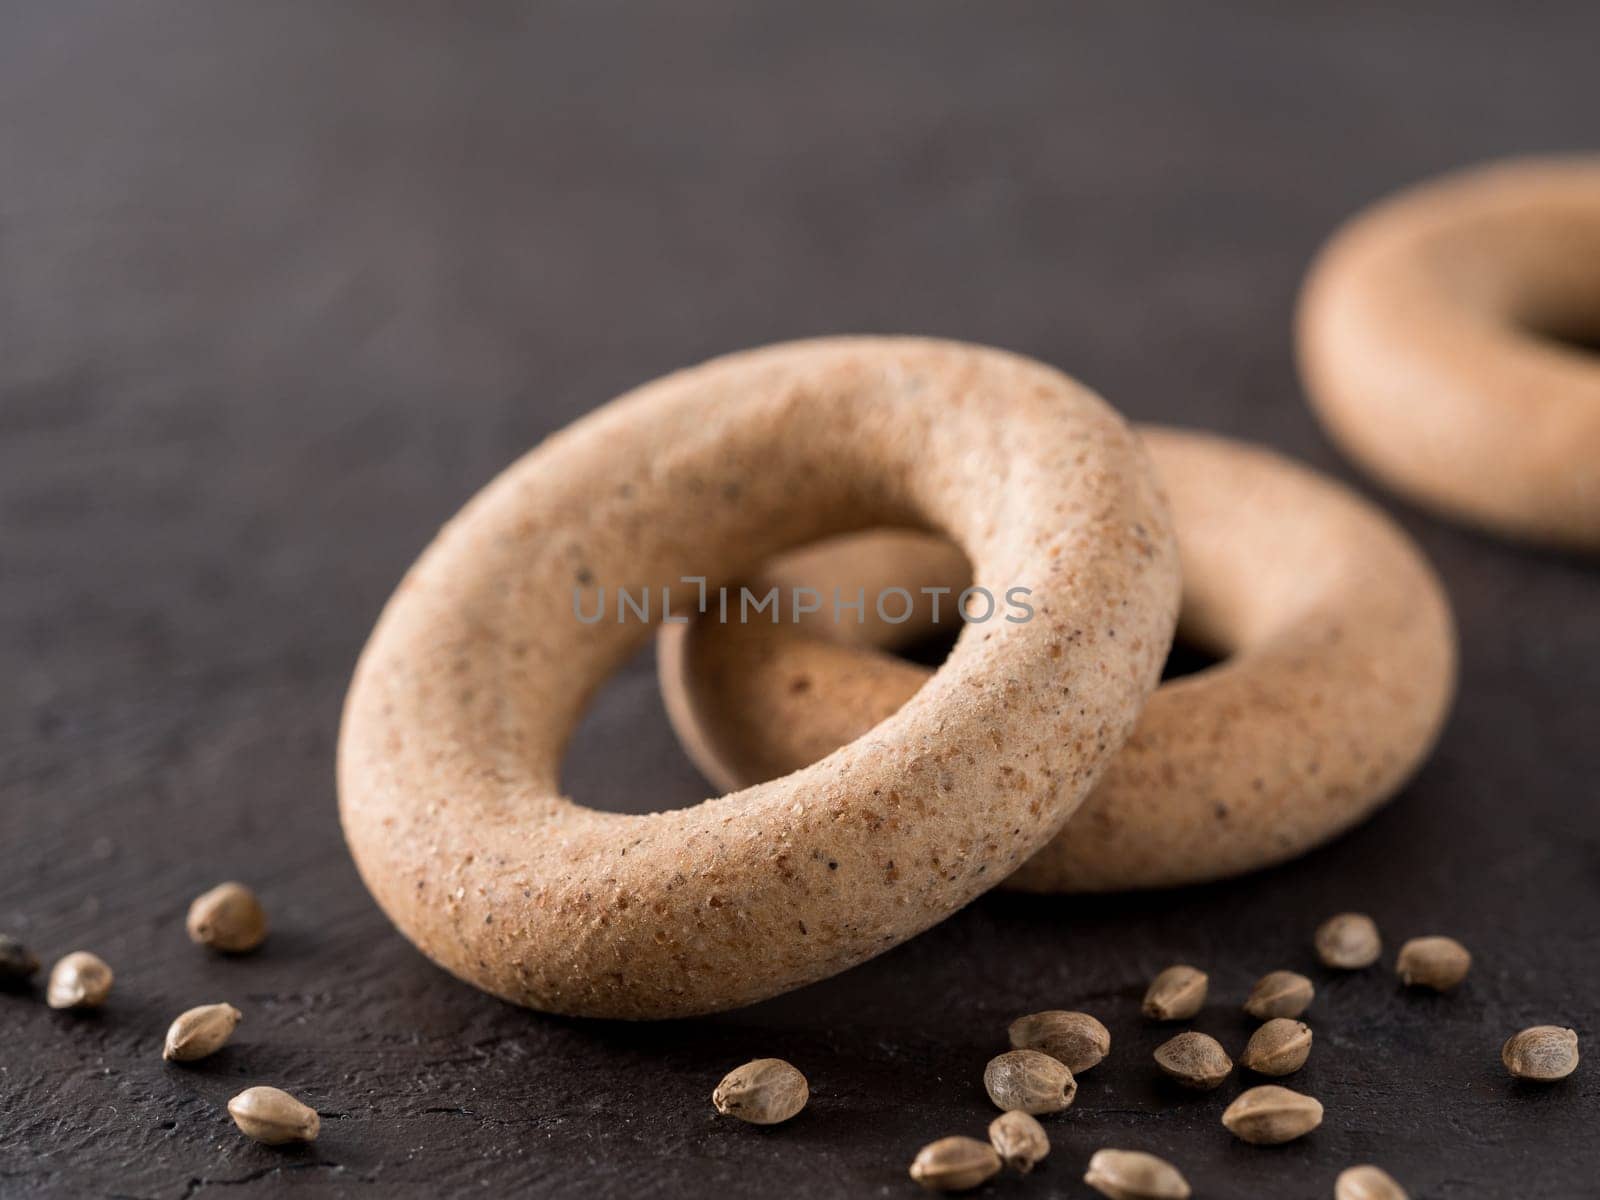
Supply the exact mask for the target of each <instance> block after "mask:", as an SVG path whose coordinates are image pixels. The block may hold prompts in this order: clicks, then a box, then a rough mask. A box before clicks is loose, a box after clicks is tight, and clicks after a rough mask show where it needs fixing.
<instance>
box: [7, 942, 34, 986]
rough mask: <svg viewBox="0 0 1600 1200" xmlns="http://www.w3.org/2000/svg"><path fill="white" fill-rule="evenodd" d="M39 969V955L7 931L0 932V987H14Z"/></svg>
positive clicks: (26, 980)
mask: <svg viewBox="0 0 1600 1200" xmlns="http://www.w3.org/2000/svg"><path fill="white" fill-rule="evenodd" d="M38 970H39V956H38V955H36V954H35V953H34V952H33V951H32V950H29V949H28V948H27V947H26V946H24V945H23V944H22V943H21V942H19V941H18V940H17V939H16V938H14V937H12V936H11V935H10V934H9V933H0V987H15V986H16V985H18V984H23V983H26V982H28V980H30V979H32V978H33V976H34V974H35V972H37V971H38Z"/></svg>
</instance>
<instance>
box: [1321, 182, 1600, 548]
mask: <svg viewBox="0 0 1600 1200" xmlns="http://www.w3.org/2000/svg"><path fill="white" fill-rule="evenodd" d="M1597 263H1600V156H1591V157H1586V158H1572V159H1545V160H1537V159H1535V160H1525V161H1517V162H1509V163H1503V164H1499V165H1493V166H1488V167H1481V168H1478V169H1476V170H1471V171H1464V172H1461V173H1458V174H1455V175H1450V176H1446V177H1445V178H1443V179H1440V180H1437V181H1435V182H1432V183H1427V184H1424V185H1422V186H1420V187H1415V188H1412V189H1410V190H1408V191H1405V192H1402V193H1400V194H1399V195H1398V196H1395V197H1393V198H1391V199H1388V200H1385V201H1383V202H1382V203H1380V204H1377V205H1375V206H1374V207H1372V208H1371V209H1369V210H1367V211H1366V212H1364V213H1362V214H1360V215H1358V216H1357V217H1356V218H1355V219H1354V220H1352V221H1351V222H1350V223H1349V224H1348V225H1346V226H1345V227H1344V228H1343V229H1342V230H1340V231H1339V233H1338V234H1336V235H1335V236H1334V238H1333V239H1332V240H1331V241H1330V242H1329V243H1328V245H1327V246H1326V247H1325V248H1324V249H1323V250H1322V252H1321V254H1320V255H1319V256H1318V258H1317V261H1316V263H1315V264H1314V265H1313V267H1312V269H1311V272H1310V274H1309V275H1308V277H1307V280H1306V284H1305V287H1304V290H1303V292H1302V295H1301V300H1300V311H1299V320H1298V327H1299V332H1298V340H1299V358H1300V370H1301V374H1302V376H1303V378H1304V380H1305V386H1306V390H1307V392H1308V393H1309V395H1310V397H1311V401H1312V404H1313V407H1314V408H1315V409H1316V411H1317V413H1318V415H1319V417H1320V418H1321V420H1322V422H1323V424H1324V426H1326V428H1327V429H1328V431H1329V433H1330V434H1331V435H1332V436H1333V437H1334V438H1335V439H1336V440H1337V441H1338V442H1339V443H1340V444H1341V445H1342V446H1343V447H1344V449H1345V450H1347V451H1348V452H1349V453H1350V454H1351V455H1352V456H1353V457H1354V458H1356V459H1357V460H1358V461H1359V462H1361V463H1363V464H1364V465H1365V466H1366V467H1368V468H1369V469H1370V470H1371V471H1372V472H1373V473H1374V474H1375V475H1377V476H1378V477H1379V478H1381V479H1382V480H1384V481H1385V482H1386V483H1388V484H1389V485H1391V486H1393V487H1394V488H1395V489H1397V490H1398V491H1400V492H1403V493H1405V494H1406V495H1408V496H1411V497H1413V498H1414V499H1416V500H1417V501H1419V502H1421V503H1424V504H1427V505H1430V506H1432V507H1434V508H1436V509H1440V510H1442V511H1444V512H1446V513H1448V514H1451V515H1453V516H1456V517H1459V518H1463V519H1466V520H1468V521H1471V522H1474V523H1476V524H1479V525H1483V526H1487V527H1488V528H1490V529H1494V530H1498V531H1499V532H1501V533H1504V534H1509V535H1511V536H1514V537H1520V538H1526V539H1530V540H1533V541H1540V542H1548V543H1552V544H1556V545H1564V546H1568V547H1572V548H1580V549H1588V550H1596V549H1600V358H1597V357H1596V356H1595V354H1594V353H1592V352H1591V351H1589V350H1586V349H1584V348H1583V347H1582V346H1575V345H1572V344H1570V342H1572V341H1579V342H1583V341H1587V342H1590V343H1596V344H1600V271H1597V270H1596V269H1595V266H1596V264H1597ZM1563 339H1566V340H1565V341H1564V340H1563Z"/></svg>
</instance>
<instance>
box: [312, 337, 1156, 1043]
mask: <svg viewBox="0 0 1600 1200" xmlns="http://www.w3.org/2000/svg"><path fill="white" fill-rule="evenodd" d="M884 524H888V525H921V526H924V527H931V528H937V529H940V530H942V531H943V532H945V533H946V534H948V535H949V536H950V537H951V538H952V539H953V540H954V541H955V542H957V543H958V544H960V545H962V546H963V547H965V549H966V551H967V553H968V554H969V555H970V557H971V559H972V560H973V561H974V562H975V563H978V564H979V565H980V566H979V569H980V571H981V572H982V574H983V575H984V576H985V577H987V578H989V579H992V580H994V581H996V582H997V583H998V582H1000V581H1004V582H1005V583H1006V584H1007V585H1009V584H1011V583H1012V582H1015V583H1018V584H1023V585H1026V586H1029V587H1031V588H1032V589H1033V590H1034V596H1035V603H1036V607H1037V616H1036V617H1035V619H1034V620H1032V621H1029V622H1026V623H1022V624H1003V623H1001V624H997V625H995V626H993V627H991V628H990V629H989V630H988V631H987V634H986V636H984V637H978V638H972V639H969V640H968V641H967V642H966V643H965V644H964V645H963V646H961V647H960V648H959V649H958V650H957V651H956V653H955V654H954V655H952V657H951V659H950V661H949V663H948V664H947V665H946V667H945V668H944V669H943V670H941V671H940V672H939V673H938V675H937V676H936V677H935V679H934V680H933V681H932V682H931V683H930V684H929V685H928V686H927V687H925V688H923V689H922V690H921V692H920V693H919V694H918V695H917V696H916V697H915V698H914V699H913V700H911V701H910V702H909V703H907V704H906V705H905V706H904V707H903V708H901V709H900V711H899V712H897V713H896V714H895V715H894V716H893V717H891V718H890V719H889V720H887V721H885V722H883V723H882V724H881V725H878V726H877V727H875V728H874V729H872V731H871V733H870V734H869V735H868V736H866V737H864V738H862V739H861V740H859V741H857V742H854V743H852V744H850V745H847V746H845V747H843V748H842V749H840V750H838V751H837V752H836V753H834V754H831V755H829V756H828V757H827V758H825V759H823V760H822V761H821V762H818V763H816V764H814V765H812V766H809V767H807V768H805V769H804V770H801V771H798V772H796V773H795V774H793V775H790V776H788V777H787V778H784V779H782V780H779V781H776V782H773V783H768V784H763V785H760V786H756V787H751V788H748V789H746V790H744V791H742V792H739V793H737V794H735V795H731V796H725V797H722V798H720V799H715V800H709V801H707V802H705V803H704V804H701V805H699V806H697V807H694V808H691V809H686V810H677V811H670V812H658V813H653V814H651V815H648V816H623V815H618V814H613V813H604V812H597V811H594V810H591V809H587V808H583V807H581V806H579V805H577V804H575V803H574V802H573V801H571V800H569V799H567V798H566V797H564V796H563V795H562V794H561V790H560V785H559V782H558V768H559V766H560V761H561V754H562V748H563V746H564V744H565V742H566V740H567V737H568V735H569V734H570V732H571V730H572V728H573V726H574V724H575V723H576V721H577V719H578V717H579V714H580V713H581V711H582V709H583V706H584V704H585V701H586V700H587V698H588V696H589V695H590V693H591V692H592V691H593V690H594V689H595V687H596V686H597V685H598V684H599V683H600V682H601V681H602V680H603V679H604V678H605V676H606V675H607V673H608V672H610V671H611V670H613V669H614V668H615V667H616V666H618V665H619V664H620V663H622V662H623V661H625V660H626V658H627V657H628V656H629V654H630V653H631V652H632V651H634V650H635V649H636V648H637V647H638V646H640V645H641V644H643V643H644V642H645V641H647V640H648V638H649V637H650V636H651V634H652V632H653V630H652V628H651V627H650V626H648V625H646V624H643V623H641V622H638V621H629V622H627V623H621V624H619V623H617V622H615V621H611V620H607V621H602V622H599V623H596V624H583V623H581V622H580V621H578V620H577V619H576V618H575V617H574V615H573V589H574V587H575V586H588V587H598V586H608V587H610V586H616V585H623V584H625V585H628V586H632V587H635V588H637V587H639V586H640V585H650V586H651V587H653V588H656V589H659V588H661V587H663V586H665V587H668V588H670V589H671V590H672V593H673V608H674V610H675V611H676V612H679V613H682V612H685V611H687V610H689V609H690V608H692V607H693V605H694V603H695V600H696V597H697V593H698V585H696V584H693V583H684V582H681V577H683V576H695V575H703V576H706V577H707V579H708V581H709V582H710V584H711V585H712V586H715V585H716V584H717V583H718V582H719V581H722V580H726V579H730V578H734V577H738V576H741V575H747V574H748V573H749V572H750V571H751V570H752V569H753V568H755V567H756V566H757V564H759V563H761V562H763V561H765V560H766V559H768V558H769V557H771V556H772V555H774V554H776V553H778V552H779V551H782V550H783V549H785V548H787V547H791V546H795V545H799V544H802V543H805V542H808V541H811V540H814V539H817V538H819V537H823V536H825V535H827V534H830V533H837V532H841V531H846V530H850V529H860V528H865V527H870V526H876V525H884ZM658 594H659V592H658ZM1177 604H1178V565H1177V554H1176V549H1175V547H1174V545H1173V542H1172V538H1171V529H1170V525H1169V523H1168V518H1167V515H1166V511H1165V505H1164V502H1163V500H1162V498H1161V496H1160V492H1159V488H1158V487H1157V485H1156V484H1155V482H1154V474H1153V472H1152V471H1151V470H1150V468H1149V465H1148V462H1147V460H1146V458H1145V455H1144V452H1143V450H1142V448H1141V447H1140V445H1139V443H1138V440H1137V439H1136V438H1135V437H1134V436H1133V435H1132V434H1131V432H1130V431H1129V430H1128V428H1127V427H1126V425H1124V423H1123V422H1122V421H1121V419H1120V418H1118V417H1117V416H1116V414H1115V413H1113V412H1112V411H1111V410H1110V409H1109V408H1108V407H1107V406H1106V405H1105V404H1104V403H1103V402H1102V401H1101V400H1100V399H1098V398H1097V397H1096V396H1094V395H1093V394H1092V393H1090V392H1088V391H1087V390H1086V389H1084V388H1082V387H1081V386H1079V385H1078V384H1076V383H1074V382H1073V381H1072V380H1070V379H1067V378H1066V377H1065V376H1063V375H1061V374H1059V373H1058V372H1056V371H1053V370H1051V369H1049V368H1047V367H1044V366H1042V365H1040V364H1038V363H1035V362H1032V361H1029V360H1027V359H1023V358H1019V357H1017V356H1014V355H1010V354H1006V353H1002V352H1000V351H997V350H989V349H984V348H980V347H975V346H966V345H960V344H956V343H949V342H935V341H923V340H915V339H882V338H862V339H836V340H826V341H816V342H805V343H796V344H791V345H781V346H775V347H770V348H767V349H762V350H755V351H751V352H748V353H744V354H737V355H734V356H731V357H728V358H723V359H718V360H716V361H713V362H710V363H707V364H705V365H703V366H699V367H696V368H693V369H690V370H686V371H682V372H680V373H677V374H674V375H670V376H667V377H665V378H663V379H660V380H657V381H656V382H653V383H650V384H647V385H646V386H644V387H642V388H640V389H638V390H637V391H635V392H633V393H631V394H629V395H627V396H624V397H623V398H621V399H619V400H617V401H615V402H613V403H611V404H609V405H606V406H605V407H603V408H601V409H599V410H598V411H596V412H595V413H593V414H591V415H590V416H588V417H586V418H585V419H583V420H581V421H579V422H577V423H576V424H574V425H573V426H571V427H569V428H568V429H567V430H565V431H564V432H562V433H559V434H557V435H556V436H554V437H552V438H551V439H550V440H549V441H547V442H546V443H544V444H543V445H542V446H540V447H539V448H538V449H536V450H535V451H533V452H532V453H531V454H529V455H527V456H526V457H525V458H523V459H522V460H521V461H519V462H517V463H516V464H514V465H513V466H512V467H511V468H510V469H509V470H507V471H506V472H505V473H504V474H503V475H501V476H500V477H499V478H498V479H497V480H495V481H494V482H493V483H492V484H490V485H489V487H488V488H486V489H485V490H484V491H483V492H482V493H480V494H479V495H478V496H477V497H476V498H475V499H474V500H473V501H472V502H471V503H470V504H468V505H467V507H466V508H465V509H464V510H463V511H462V512H461V513H460V514H459V515H458V516H457V517H456V518H455V519H454V520H452V521H451V522H450V523H449V524H448V525H447V526H446V527H445V528H444V530H443V531H442V532H441V533H440V534H439V536H438V537H437V538H436V540H435V541H434V543H433V544H432V545H431V546H430V547H429V548H428V550H427V551H426V552H425V553H424V554H423V556H422V557H421V559H420V560H419V561H418V562H417V564H416V565H415V566H414V567H413V568H412V569H411V571H410V572H409V573H408V574H407V575H406V577H405V579H404V580H403V581H402V582H401V584H400V587H399V589H398V590H397V592H396V593H395V595H394V597H393V598H392V599H391V600H390V602H389V604H388V606H387V608H386V609H385V610H384V613H383V615H382V617H381V618H380V619H379V621H378V625H377V628H376V629H375V630H374V632H373V635H372V638H371V640H370V641H369V642H368V644H367V647H366V649H365V651H364V652H363V654H362V656H361V660H360V662H359V664H358V666H357V668H356V673H355V679H354V681H353V683H352V685H351V688H350V693H349V696H348V698H347V700H346V704H345V713H344V725H343V729H342V731H341V737H340V745H339V795H340V811H341V816H342V820H343V824H344V829H345V835H346V838H347V840H348V841H349V844H350V848H351V851H352V853H353V854H354V856H355V860H356V864H357V866H358V867H359V869H360V871H361V875H362V878H363V879H364V880H365V881H366V883H367V886H368V887H369V888H370V889H371V891H372V894H373V895H374V896H375V897H376V898H377V900H378V902H379V904H381V905H382V907H383V908H384V910H385V912H387V913H388V915H389V916H390V918H391V919H392V920H393V921H394V922H395V924H396V925H397V926H399V928H400V929H401V931H402V932H403V933H405V935H406V936H407V937H409V938H410V939H411V940H412V941H413V942H414V943H416V945H417V946H418V947H419V948H420V949H421V950H422V951H423V952H424V953H425V954H427V955H428V956H429V957H430V958H432V959H433V960H434V961H436V962H438V963H439V964H440V965H442V966H444V967H445V968H447V969H448V970H450V971H452V972H454V973H455V974H456V975H458V976H460V977H461V978H462V979H465V980H467V981H468V982H470V983H473V984H475V985H477V986H478V987H481V988H484V989H485V990H487V991H490V992H493V993H495V994H496V995H499V996H502V997H504V998H506V999H508V1000H511V1001H514V1002H516V1003H519V1004H526V1005H530V1006H532V1007H535V1008H540V1009H545V1010H548V1011H554V1012H561V1013H569V1014H578V1015H585V1016H600V1017H630V1018H642V1017H671V1016H682V1015H686V1014H692V1013H703V1012H708V1011H712V1010H717V1009H725V1008H731V1007H734V1006H737V1005H741V1004H746V1003H749V1002H752V1001H755V1000H759V999H762V998H764V997H768V996H772V995H775V994H777V993H780V992H783V991H785V990H787V989H790V988H794V987H798V986H800V985H801V984H805V983H809V982H812V981H813V980H817V979H821V978H823V977H825V976H828V975H831V974H833V973H835V972H838V971H842V970H844V969H845V968H847V967H849V966H851V965H853V964H855V963H858V962H860V961H862V960H863V959H866V958H868V957H870V956H872V955H874V954H877V953H879V952H880V951H882V950H885V949H887V948H889V947H890V946H893V945H894V944H896V943H897V942H900V941H903V940H904V939H906V938H908V937H910V936H912V935H913V934H915V933H917V932H918V931H920V930H922V929H925V928H926V927H928V926H929V925H932V924H933V923H935V922H937V921H939V920H940V919H941V918H943V917H945V916H947V915H948V914H950V913H951V912H953V911H954V910H956V909H958V908H960V907H961V906H962V905H963V904H965V903H966V902H967V901H969V900H971V899H972V898H973V897H974V896H976V895H978V894H979V893H980V892H982V891H984V890H985V889H987V888H989V887H991V886H993V885H994V884H995V883H996V882H998V881H999V880H1000V879H1002V878H1004V877H1005V876H1006V875H1008V874H1010V872H1011V871H1012V870H1014V869H1015V868H1016V866H1017V865H1018V864H1020V863H1021V862H1022V861H1023V860H1024V859H1025V858H1027V857H1028V856H1029V855H1030V854H1032V853H1033V852H1034V851H1035V850H1037V849H1038V848H1039V847H1040V846H1042V845H1043V844H1044V843H1045V842H1046V841H1047V840H1048V839H1049V838H1050V837H1051V836H1052V835H1053V834H1054V833H1055V832H1056V830H1057V829H1058V828H1059V827H1060V826H1061V824H1062V822H1064V821H1065V820H1066V818H1067V817H1068V816H1069V815H1070V814H1071V813H1072V811H1073V809H1074V808H1076V807H1077V805H1078V803H1079V802H1080V800H1081V799H1082V797H1083V796H1084V795H1086V794H1087V792H1088V790H1089V788H1090V787H1091V786H1092V785H1093V783H1094V781H1095V780H1096V779H1097V778H1098V776H1099V774H1100V771H1101V770H1102V769H1103V767H1104V765H1105V763H1106V762H1107V761H1109V759H1110V757H1111V755H1112V754H1113V753H1114V752H1115V750H1116V748H1117V747H1118V746H1119V745H1121V743H1122V741H1123V739H1124V738H1125V737H1126V735H1127V733H1128V731H1129V730H1130V729H1132V727H1133V723H1134V721H1135V719H1136V718H1137V716H1138V713H1139V711H1140V710H1141V709H1142V708H1143V706H1144V703H1145V700H1146V699H1147V697H1148V696H1149V694H1150V692H1151V691H1152V690H1153V689H1154V688H1155V686H1156V683H1157V682H1158V679H1159V676H1160V671H1161V664H1162V660H1163V658H1164V657H1165V655H1166V651H1167V646H1168V643H1169V639H1170V636H1171V633H1172V628H1173V624H1174V622H1175V619H1176V614H1177ZM627 750H628V748H627V747H625V746H620V747H618V753H627Z"/></svg>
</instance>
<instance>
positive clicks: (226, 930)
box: [187, 882, 267, 954]
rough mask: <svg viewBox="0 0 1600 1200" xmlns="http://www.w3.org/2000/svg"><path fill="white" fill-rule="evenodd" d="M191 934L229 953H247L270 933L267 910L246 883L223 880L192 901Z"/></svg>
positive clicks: (203, 942)
mask: <svg viewBox="0 0 1600 1200" xmlns="http://www.w3.org/2000/svg"><path fill="white" fill-rule="evenodd" d="M187 923H188V927H189V937H190V939H191V940H193V941H196V942H199V943H200V944H201V945H202V946H210V947H211V948H212V949H213V950H221V951H223V952H224V953H227V954H243V953H245V952H246V951H248V950H254V949H255V948H256V947H257V946H259V945H261V943H262V941H263V939H265V938H266V936H267V914H266V912H265V911H264V910H263V909H262V907H261V901H259V900H257V899H256V894H255V893H254V892H252V891H251V890H250V889H249V888H247V887H245V885H244V884H242V883H232V882H229V883H219V884H218V885H217V886H216V887H214V888H212V889H211V890H210V891H209V892H204V893H202V894H201V895H199V896H196V897H195V899H194V903H193V904H191V905H189V919H188V922H187Z"/></svg>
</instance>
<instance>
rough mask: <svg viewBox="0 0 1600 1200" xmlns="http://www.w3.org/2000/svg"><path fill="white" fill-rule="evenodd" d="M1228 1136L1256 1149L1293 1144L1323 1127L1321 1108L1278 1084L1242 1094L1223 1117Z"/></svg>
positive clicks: (1320, 1105)
mask: <svg viewBox="0 0 1600 1200" xmlns="http://www.w3.org/2000/svg"><path fill="white" fill-rule="evenodd" d="M1222 1123H1223V1124H1224V1125H1226V1126H1227V1127H1228V1132H1230V1133H1232V1134H1233V1136H1234V1137H1236V1138H1238V1139H1239V1140H1240V1141H1243V1142H1249V1143H1251V1144H1252V1145H1256V1146H1276V1145H1278V1144H1279V1143H1280V1142H1292V1141H1294V1139H1295V1138H1297V1137H1303V1136H1304V1135H1305V1134H1308V1133H1310V1132H1311V1131H1312V1130H1313V1129H1315V1128H1316V1127H1317V1126H1318V1125H1321V1124H1322V1104H1321V1103H1320V1102H1319V1101H1317V1100H1315V1099H1313V1098H1312V1097H1310V1096H1304V1095H1301V1094H1300V1093H1299V1092H1292V1091H1290V1090H1289V1089H1288V1088H1285V1087H1278V1086H1277V1085H1276V1084H1272V1083H1268V1084H1263V1085H1262V1086H1261V1087H1253V1088H1251V1089H1250V1090H1249V1091H1247V1092H1242V1093H1240V1095H1239V1098H1238V1099H1237V1100H1235V1101H1234V1102H1233V1103H1232V1104H1230V1105H1228V1108H1227V1111H1225V1112H1224V1113H1223V1114H1222Z"/></svg>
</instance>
